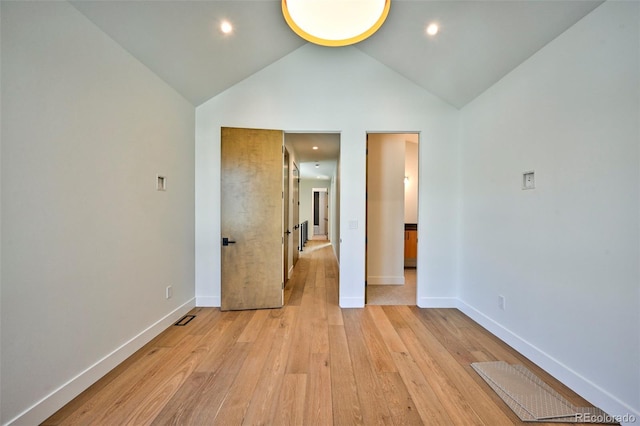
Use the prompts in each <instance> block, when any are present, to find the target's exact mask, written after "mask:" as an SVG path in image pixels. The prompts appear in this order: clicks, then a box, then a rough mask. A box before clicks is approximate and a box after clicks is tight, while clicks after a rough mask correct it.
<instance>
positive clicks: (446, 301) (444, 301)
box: [417, 297, 458, 308]
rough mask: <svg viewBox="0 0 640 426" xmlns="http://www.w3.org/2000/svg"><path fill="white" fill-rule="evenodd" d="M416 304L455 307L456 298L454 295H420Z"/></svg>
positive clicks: (427, 306)
mask: <svg viewBox="0 0 640 426" xmlns="http://www.w3.org/2000/svg"><path fill="white" fill-rule="evenodd" d="M417 305H418V307H419V308H457V307H458V299H457V298H455V297H420V298H418V301H417Z"/></svg>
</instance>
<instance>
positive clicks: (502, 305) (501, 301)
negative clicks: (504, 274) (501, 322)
mask: <svg viewBox="0 0 640 426" xmlns="http://www.w3.org/2000/svg"><path fill="white" fill-rule="evenodd" d="M505 307H506V305H505V300H504V296H498V308H500V309H501V310H503V311H504V309H505Z"/></svg>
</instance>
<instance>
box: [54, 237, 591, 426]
mask: <svg viewBox="0 0 640 426" xmlns="http://www.w3.org/2000/svg"><path fill="white" fill-rule="evenodd" d="M285 295H286V296H285V300H286V306H285V307H284V308H282V309H272V310H260V311H235V312H221V311H220V310H219V309H216V308H196V309H194V310H193V311H192V314H194V315H196V318H195V319H194V320H193V321H191V322H190V323H189V324H188V325H187V326H184V327H178V326H172V327H170V328H168V329H167V330H166V331H165V332H163V333H162V334H160V335H159V336H157V337H156V338H155V339H154V340H153V341H151V342H150V343H148V344H147V345H146V346H144V347H143V348H142V349H141V350H140V351H138V352H136V353H135V354H134V355H132V356H131V357H130V358H129V359H127V360H126V361H125V362H124V363H122V364H121V365H120V366H118V367H116V368H115V369H114V370H113V371H111V372H110V373H109V374H108V375H106V376H105V377H104V378H102V379H101V380H100V381H98V382H97V383H95V384H94V385H93V386H91V387H90V388H89V389H87V390H86V391H85V392H83V393H82V394H81V395H79V396H78V397H77V398H76V399H74V400H73V401H71V402H70V403H69V404H67V405H66V406H65V407H63V408H62V409H61V410H59V411H58V412H57V413H55V414H54V415H53V416H51V417H50V418H49V419H47V420H46V421H45V422H44V424H45V425H72V424H82V425H121V424H131V425H145V424H155V425H168V424H173V425H323V426H324V425H332V424H333V425H356V424H363V425H374V424H386V425H420V424H428V425H475V424H477V425H511V424H520V421H519V420H518V418H517V417H516V416H515V415H514V414H513V413H512V412H511V410H510V409H509V408H508V407H507V406H506V405H505V404H504V403H503V402H502V401H501V400H500V399H499V398H498V397H497V396H496V395H495V393H494V392H493V391H492V390H491V389H490V388H489V387H488V386H487V385H486V384H485V383H484V382H483V381H482V379H481V378H480V377H479V376H478V375H477V374H476V373H475V372H474V371H473V370H472V369H471V367H470V365H469V364H470V363H471V362H474V361H488V360H505V361H507V362H509V363H520V364H524V365H525V366H526V367H528V368H529V369H531V370H532V371H533V372H534V373H535V374H537V375H538V376H539V377H541V378H542V379H543V380H545V381H547V383H549V384H551V385H552V386H553V387H554V388H555V389H556V390H557V391H558V392H560V393H561V394H563V395H564V396H565V397H566V398H568V399H569V400H570V401H571V402H573V403H574V404H576V405H580V406H583V405H584V406H587V405H589V404H588V403H587V402H586V401H584V400H582V399H581V398H580V397H578V396H577V395H576V394H575V393H573V392H572V391H570V390H569V389H567V388H566V387H564V386H563V385H561V384H560V383H559V382H557V381H556V380H554V379H553V378H551V377H550V376H549V375H547V374H546V373H545V372H543V371H542V370H540V369H539V368H537V367H536V366H535V365H533V364H532V363H531V362H529V361H528V360H527V359H526V358H524V357H523V356H521V355H520V354H518V353H517V352H516V351H514V350H513V349H511V348H509V347H508V346H507V345H505V344H504V343H502V342H501V341H499V340H498V339H497V338H495V337H494V336H493V335H491V334H490V333H488V332H487V331H486V330H484V329H483V328H481V327H480V326H478V325H477V324H476V323H474V322H473V321H471V320H470V319H469V318H468V317H466V316H465V315H463V314H462V313H461V312H459V311H457V310H455V309H419V308H417V307H415V306H367V307H366V308H364V309H341V308H340V307H339V306H338V268H337V263H336V261H335V258H334V257H333V253H332V251H331V248H330V246H328V245H327V244H326V242H320V241H310V242H309V243H308V246H307V248H306V249H305V252H304V253H303V254H302V256H301V258H300V260H299V262H298V265H297V266H296V268H295V273H294V276H293V277H292V279H291V280H289V283H288V285H287V288H286V291H285ZM551 424H553V423H550V424H549V425H551Z"/></svg>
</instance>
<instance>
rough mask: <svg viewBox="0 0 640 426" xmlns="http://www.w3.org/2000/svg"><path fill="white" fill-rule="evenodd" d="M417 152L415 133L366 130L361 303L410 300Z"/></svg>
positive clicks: (413, 296) (413, 272) (413, 292)
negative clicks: (363, 267) (362, 300)
mask: <svg viewBox="0 0 640 426" xmlns="http://www.w3.org/2000/svg"><path fill="white" fill-rule="evenodd" d="M418 158H419V135H418V134H417V133H370V134H368V135H367V196H366V200H367V201H366V202H367V206H366V215H367V222H366V255H365V258H366V267H365V271H366V272H365V273H366V287H365V288H366V290H365V291H366V295H365V300H366V303H367V304H370V305H415V304H416V286H417V267H418V263H417V258H418V256H417V242H418V181H419V174H418V169H419V167H418V164H419V161H418Z"/></svg>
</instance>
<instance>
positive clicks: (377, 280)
mask: <svg viewBox="0 0 640 426" xmlns="http://www.w3.org/2000/svg"><path fill="white" fill-rule="evenodd" d="M367 285H404V275H399V276H387V277H385V276H369V277H367Z"/></svg>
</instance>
